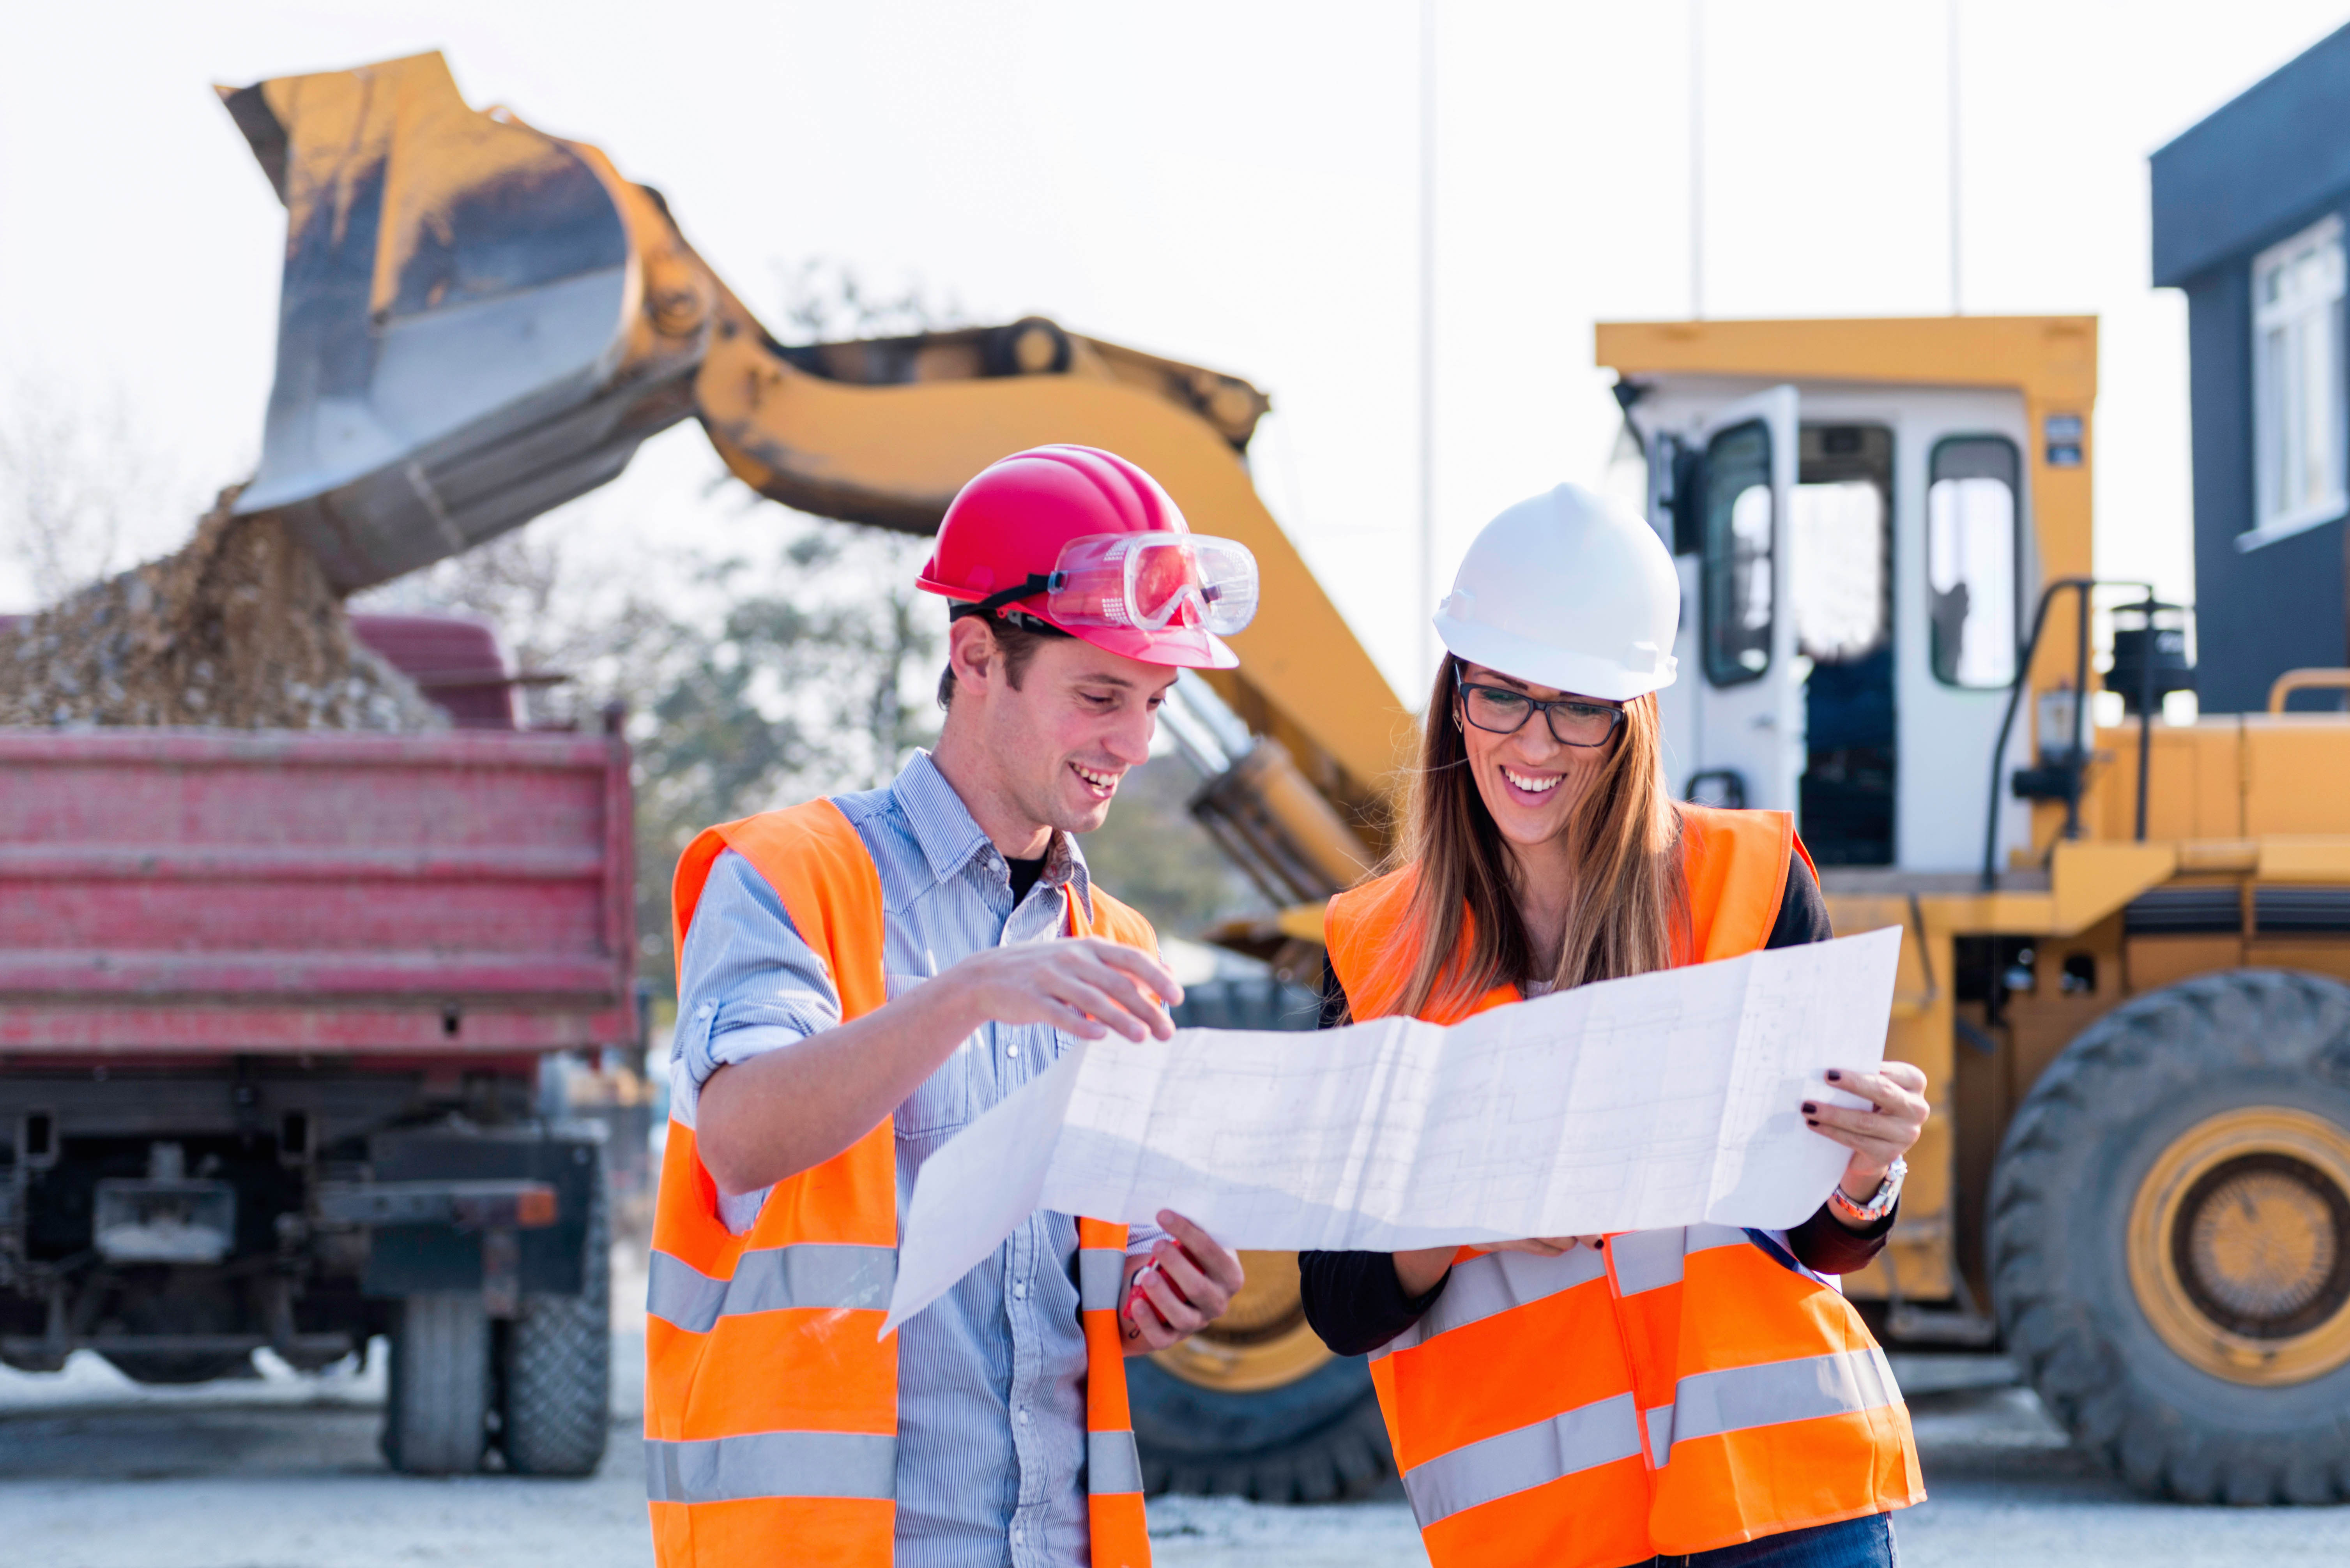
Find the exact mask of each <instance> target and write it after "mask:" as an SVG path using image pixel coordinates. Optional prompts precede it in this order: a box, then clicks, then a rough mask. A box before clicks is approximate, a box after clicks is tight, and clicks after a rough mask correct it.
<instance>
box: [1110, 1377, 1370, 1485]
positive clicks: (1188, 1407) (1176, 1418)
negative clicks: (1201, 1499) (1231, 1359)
mask: <svg viewBox="0 0 2350 1568" xmlns="http://www.w3.org/2000/svg"><path fill="white" fill-rule="evenodd" d="M1126 1376H1127V1397H1128V1402H1129V1404H1130V1406H1131V1407H1132V1409H1133V1412H1134V1437H1135V1444H1136V1446H1137V1447H1138V1448H1139V1449H1140V1450H1141V1453H1142V1484H1143V1490H1146V1491H1149V1492H1153V1493H1157V1492H1168V1491H1174V1492H1191V1493H1194V1494H1198V1495H1202V1496H1219V1497H1246V1498H1253V1499H1255V1500H1256V1501H1260V1502H1337V1501H1345V1500H1347V1499H1351V1498H1357V1497H1363V1496H1367V1495H1368V1494H1369V1493H1371V1492H1372V1491H1375V1490H1378V1486H1379V1484H1380V1483H1381V1482H1382V1481H1384V1480H1387V1479H1388V1477H1389V1476H1391V1475H1393V1474H1394V1473H1395V1461H1394V1459H1392V1458H1390V1457H1389V1452H1388V1434H1387V1428H1386V1427H1385V1426H1384V1425H1383V1424H1381V1422H1380V1420H1379V1406H1378V1396H1377V1395H1375V1394H1373V1393H1372V1391H1371V1374H1370V1369H1369V1366H1368V1364H1367V1362H1366V1361H1365V1360H1364V1359H1363V1357H1361V1356H1359V1355H1355V1356H1344V1357H1340V1358H1338V1359H1336V1360H1332V1361H1327V1362H1325V1363H1323V1365H1322V1366H1319V1367H1316V1368H1315V1370H1314V1371H1313V1372H1311V1373H1309V1374H1307V1375H1306V1376H1304V1377H1302V1378H1300V1379H1298V1380H1297V1381H1296V1382H1295V1383H1291V1384H1288V1385H1286V1386H1283V1387H1279V1388H1267V1389H1263V1390H1259V1391H1256V1392H1253V1393H1246V1394H1235V1393H1229V1392H1222V1391H1217V1390H1212V1389H1207V1388H1201V1387H1199V1386H1195V1385H1193V1384H1190V1383H1187V1382H1185V1381H1183V1380H1182V1379H1181V1378H1180V1377H1176V1376H1172V1375H1171V1374H1170V1373H1169V1372H1167V1371H1166V1370H1165V1369H1164V1368H1163V1367H1160V1366H1156V1365H1154V1364H1153V1363H1151V1362H1149V1361H1147V1360H1144V1359H1141V1358H1139V1357H1138V1358H1136V1359H1134V1360H1132V1361H1129V1362H1128V1363H1127V1364H1126Z"/></svg>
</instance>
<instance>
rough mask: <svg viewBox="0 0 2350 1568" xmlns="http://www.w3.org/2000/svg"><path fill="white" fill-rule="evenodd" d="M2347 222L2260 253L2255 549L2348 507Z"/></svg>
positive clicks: (2255, 308)
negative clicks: (2344, 310)
mask: <svg viewBox="0 0 2350 1568" xmlns="http://www.w3.org/2000/svg"><path fill="white" fill-rule="evenodd" d="M2342 271H2343V269H2342V220H2341V219H2339V218H2328V219H2326V220H2325V221H2324V223H2319V224H2316V225H2315V226H2314V227H2312V228H2308V229H2304V230H2303V231H2302V232H2301V233H2300V234H2295V235H2294V236H2293V238H2291V239H2289V240H2287V241H2285V242H2284V244H2281V245H2276V246H2273V247H2272V248H2271V249H2269V250H2266V251H2263V252H2262V253H2261V254H2259V255H2258V256H2256V257H2254V258H2253V261H2252V445H2253V461H2254V462H2255V463H2256V464H2257V469H2256V472H2255V476H2254V483H2253V493H2254V504H2255V507H2256V511H2255V514H2254V516H2253V518H2252V527H2251V531H2250V532H2249V533H2248V534H2246V535H2244V536H2243V537H2242V538H2241V539H2240V540H2239V541H2238V544H2239V545H2240V547H2241V548H2246V549H2249V548H2251V547H2253V546H2255V545H2264V544H2267V543H2268V542H2269V541H2270V540H2272V539H2277V538H2282V537H2283V536H2284V535H2288V534H2295V533H2298V532H2300V531H2301V530H2302V529H2303V528H2307V527H2311V526H2313V525H2314V524H2319V523H2325V522H2330V521H2332V520H2333V519H2334V518H2335V517H2338V516H2340V515H2341V514H2342V512H2343V509H2344V493H2343V466H2344V464H2343V457H2344V453H2343V445H2344V440H2345V421H2344V412H2343V406H2342V403H2343V399H2342V378H2343V363H2342V359H2343V356H2342Z"/></svg>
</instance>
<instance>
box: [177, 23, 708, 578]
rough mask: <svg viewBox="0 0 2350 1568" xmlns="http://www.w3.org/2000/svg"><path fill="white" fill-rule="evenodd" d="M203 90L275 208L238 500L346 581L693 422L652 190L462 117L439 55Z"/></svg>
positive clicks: (694, 356)
mask: <svg viewBox="0 0 2350 1568" xmlns="http://www.w3.org/2000/svg"><path fill="white" fill-rule="evenodd" d="M218 90H219V92H220V94H221V97H222V99H223V100H224V103H225V105H226V107H227V109H228V111H229V113H230V115H231V116H232V117H233V118H234V119H235V121H236V124H237V128H238V129H239V130H242V131H243V132H244V136H245V139H246V140H248V141H249V142H251V143H252V146H253V151H254V154H255V156H256V157H257V158H259V159H260V161H261V165H262V168H263V169H264V170H265V171H266V172H267V173H268V176H269V179H270V182H271V183H272V184H273V185H275V186H276V189H277V193H278V196H279V198H280V199H281V200H283V201H284V202H285V203H286V277H285V286H284V292H283V295H282V296H281V300H280V304H279V319H278V334H277V376H276V385H275V387H274V389H272V391H271V393H270V399H269V414H268V422H267V426H266V429H265V433H264V435H263V438H262V456H261V470H260V472H259V474H258V475H257V476H256V477H255V481H254V483H252V485H251V486H249V487H248V488H247V489H246V490H245V492H244V495H243V497H242V498H241V499H240V501H239V502H238V510H239V511H241V512H246V513H254V512H276V513H279V514H283V515H284V516H286V518H287V519H288V520H289V521H291V522H292V523H293V524H294V525H295V527H296V531H297V532H298V533H299V534H300V535H302V536H303V537H304V539H305V540H306V541H307V543H308V544H309V545H311V546H312V547H313V548H314V549H315V550H316V551H317V556H318V558H319V560H320V561H321V562H322V563H324V565H325V567H326V570H327V575H328V578H329V579H330V580H331V581H332V582H333V583H334V584H335V585H336V586H337V587H340V588H344V589H353V588H360V587H367V586H369V584H372V583H379V582H382V581H383V580H385V579H386V578H389V577H393V576H399V575H400V574H401V573H403V572H408V571H412V570H414V569H415V568H417V567H419V566H426V565H429V564H431V563H432V562H433V561H436V560H439V559H441V558H442V557H443V556H451V555H454V554H456V553H458V552H460V551H462V550H465V549H468V548H470V547H471V546H473V545H478V544H480V543H482V542H483V541H484V540H485V539H489V538H491V537H494V535H498V534H501V533H504V531H505V530H507V529H509V528H514V527H516V526H518V525H520V524H523V523H525V522H527V521H529V520H530V519H531V518H532V517H534V516H536V515H537V514H539V513H541V512H544V511H546V510H547V509H548V508H549V507H551V506H555V505H558V504H561V503H563V502H565V501H567V500H569V499H570V498H571V497H573V496H575V495H578V494H580V493H583V492H585V491H587V490H590V489H593V488H594V487H595V486H597V485H598V484H601V483H604V482H605V481H607V480H608V479H611V478H612V477H614V476H615V475H616V474H618V473H619V472H620V470H621V469H622V468H624V467H625V466H627V464H628V462H629V457H630V456H631V455H632V454H633V453H634V452H635V451H636V449H637V446H638V443H639V442H640V441H643V440H644V439H645V438H646V437H647V436H649V435H651V434H652V433H654V432H655V431H659V430H660V429H661V428H663V427H664V426H667V425H669V424H671V423H674V422H675V421H678V420H679V419H681V418H683V417H684V416H685V415H686V414H688V413H690V412H691V410H692V377H693V373H694V370H695V368H696V366H697V365H698V364H699V362H700V359H701V358H702V348H703V347H704V341H703V340H704V338H705V337H706V332H707V329H706V327H703V326H702V318H703V316H704V314H705V313H704V312H703V310H702V308H701V304H700V301H699V300H698V299H697V298H693V297H687V298H683V299H680V298H677V297H674V295H675V293H676V291H675V290H674V289H672V290H671V291H670V293H669V294H666V295H665V294H663V292H662V290H661V287H660V286H661V284H662V283H663V282H664V280H665V279H667V278H668V277H669V276H670V275H673V274H674V273H675V272H676V269H675V268H674V267H668V268H664V267H662V266H660V265H657V264H658V263H660V262H661V261H664V260H669V259H671V258H670V257H668V255H667V254H666V251H667V248H668V247H667V246H666V245H664V244H662V241H663V239H664V237H665V236H666V235H667V234H671V233H673V231H669V227H668V224H667V223H666V222H665V221H664V220H663V219H662V218H661V216H660V213H659V210H658V199H657V198H654V197H652V196H651V195H650V193H649V192H643V191H641V190H639V188H637V187H635V186H633V185H629V184H627V183H626V182H622V181H620V180H619V178H618V177H617V176H616V175H615V174H614V173H613V171H612V170H611V167H610V165H609V164H608V162H607V161H605V160H604V158H603V156H602V154H600V153H598V151H596V150H595V149H593V148H588V147H583V146H579V145H577V144H574V143H570V142H566V141H562V140H557V139H556V138H554V137H551V136H547V135H546V134H544V133H542V132H540V131H537V130H532V129H531V128H530V127H528V126H526V125H524V124H522V123H521V122H520V121H518V120H516V119H515V118H514V117H512V116H511V115H509V114H506V113H505V112H504V111H502V110H498V109H491V110H488V111H486V112H481V111H476V110H474V109H471V108H469V107H468V106H467V105H466V103H465V101H464V99H463V98H462V97H461V96H460V95H459V93H458V91H457V85H456V82H455V80H454V79H453V78H452V77H451V76H450V74H449V67H448V66H447V64H446V63H445V62H444V61H443V60H442V57H440V56H439V55H437V54H429V55H417V56H413V57H409V58H406V59H399V60H390V61H386V62H384V63H382V64H380V65H372V66H366V67H359V69H356V70H348V71H328V72H325V73H322V74H319V75H316V76H304V77H281V78H274V79H272V80H269V81H265V82H261V83H259V84H258V85H256V86H253V87H248V88H220V89H218ZM648 240H650V242H651V243H650V245H648V244H645V243H644V242H645V241H648ZM649 251H650V252H654V253H661V254H650V255H649V254H648V252H649ZM685 292H686V294H687V295H688V296H691V295H692V294H693V292H694V291H693V290H691V288H688V289H687V290H686V291H685Z"/></svg>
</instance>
